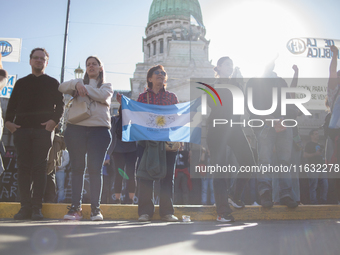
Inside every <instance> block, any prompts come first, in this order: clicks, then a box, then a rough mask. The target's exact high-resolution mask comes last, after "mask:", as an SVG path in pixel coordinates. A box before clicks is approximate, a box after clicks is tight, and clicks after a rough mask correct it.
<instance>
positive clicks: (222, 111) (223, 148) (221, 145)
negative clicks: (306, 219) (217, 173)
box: [207, 57, 255, 222]
mask: <svg viewBox="0 0 340 255" xmlns="http://www.w3.org/2000/svg"><path fill="white" fill-rule="evenodd" d="M214 70H215V72H216V76H217V77H219V78H221V79H220V80H219V83H222V82H223V83H224V84H234V86H237V87H239V84H238V83H237V82H236V81H235V80H234V79H233V78H231V76H232V73H233V70H234V69H233V61H232V60H231V59H230V58H229V57H222V58H220V59H219V60H218V62H217V66H216V67H215V68H214ZM222 78H224V79H223V80H222ZM218 91H219V95H220V96H221V99H222V101H223V107H215V106H214V104H213V102H212V100H209V101H208V104H209V106H210V108H211V113H210V115H209V118H208V124H207V125H208V133H207V144H208V148H209V150H210V155H211V164H212V165H216V164H218V165H220V166H228V164H230V162H228V160H227V159H228V153H227V148H228V146H229V147H230V149H231V151H232V152H233V153H234V155H235V157H236V160H237V162H238V164H239V165H240V166H241V167H243V166H254V165H255V160H254V156H253V153H252V151H251V149H250V145H249V143H248V141H247V138H246V136H245V134H244V132H243V130H242V127H241V126H240V125H233V126H230V125H229V124H228V125H216V126H214V125H213V122H214V121H213V120H214V119H227V120H232V121H234V122H238V123H239V122H240V116H239V115H233V104H232V102H233V98H232V94H231V92H230V90H229V89H220V90H218ZM228 177H229V176H225V177H224V178H218V177H216V178H214V194H215V203H216V211H217V221H219V222H232V221H234V217H233V216H232V215H231V212H232V210H231V208H230V206H229V203H230V204H232V205H233V206H234V207H235V208H243V207H244V203H243V202H242V201H241V200H240V199H241V195H242V192H243V189H244V187H245V186H246V184H247V182H248V180H249V178H250V174H249V173H245V172H240V173H239V174H238V175H237V178H236V179H235V181H234V182H233V185H232V187H231V189H233V194H234V195H233V196H230V197H229V198H228V191H227V190H228V185H227V179H226V178H228ZM228 200H229V202H228Z"/></svg>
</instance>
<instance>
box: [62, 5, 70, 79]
mask: <svg viewBox="0 0 340 255" xmlns="http://www.w3.org/2000/svg"><path fill="white" fill-rule="evenodd" d="M70 4H71V0H68V1H67V12H66V25H65V35H64V49H63V61H62V64H61V75H60V83H63V82H64V73H65V60H66V48H67V34H68V18H69V16H70Z"/></svg>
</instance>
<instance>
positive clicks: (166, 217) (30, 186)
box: [0, 46, 340, 222]
mask: <svg viewBox="0 0 340 255" xmlns="http://www.w3.org/2000/svg"><path fill="white" fill-rule="evenodd" d="M331 51H332V53H333V57H332V60H331V65H330V77H329V82H328V101H327V103H328V106H329V111H330V114H329V117H328V122H329V124H328V123H326V124H325V125H326V127H327V130H328V133H329V134H328V133H327V144H326V145H325V146H323V145H322V144H320V139H319V130H318V129H313V130H311V131H310V134H309V137H310V141H309V142H308V143H306V144H305V146H302V142H301V138H300V136H299V130H298V126H295V127H291V126H283V125H282V124H281V120H284V119H290V120H295V119H297V117H298V116H299V115H300V114H301V112H300V111H299V109H298V108H294V107H291V108H287V114H286V115H284V116H283V115H282V112H281V102H280V96H279V97H278V98H279V102H278V104H277V105H278V107H277V108H276V110H275V111H273V112H271V113H270V114H267V115H259V114H254V113H253V112H252V111H250V110H249V109H248V110H249V111H248V112H249V113H250V117H249V118H253V119H258V120H262V121H263V123H265V124H264V125H263V126H261V127H259V126H254V127H252V134H250V135H249V134H247V135H246V134H245V133H244V130H243V129H242V127H240V126H239V125H234V126H229V125H216V126H215V125H213V123H214V121H213V120H214V119H222V118H223V119H228V120H232V121H234V122H240V115H235V114H233V113H234V109H233V107H234V104H233V94H232V93H231V91H230V90H229V89H224V90H220V91H219V95H220V96H221V98H222V100H223V102H224V103H223V107H214V105H213V104H214V102H213V101H212V100H210V99H209V100H208V105H209V106H210V109H211V112H210V114H209V117H208V119H207V134H206V137H207V144H206V145H205V146H200V147H199V149H198V150H197V148H196V152H197V151H198V157H194V156H193V154H194V153H193V150H192V148H193V145H192V144H188V143H186V144H184V143H181V144H180V146H179V148H178V149H176V150H172V151H170V150H166V148H165V143H164V142H161V141H139V142H123V141H122V130H123V128H122V123H123V122H122V108H121V107H120V108H119V112H118V115H117V116H110V104H111V100H112V96H113V87H112V85H111V84H110V83H106V81H105V74H104V68H103V64H102V62H101V61H100V59H99V58H98V57H95V56H89V57H88V58H87V59H86V61H85V63H86V72H85V76H84V79H74V80H70V81H66V82H63V83H61V84H59V83H58V81H57V80H55V79H54V78H52V77H50V76H48V75H46V74H45V68H46V66H47V64H48V59H49V55H48V53H47V51H46V50H45V49H43V48H35V49H33V50H32V52H31V54H30V65H31V68H32V73H31V74H29V75H28V76H26V77H24V78H21V79H19V80H18V81H17V82H16V84H15V87H14V89H13V92H12V95H11V97H10V100H9V103H8V108H7V112H6V118H5V127H6V128H7V129H8V130H9V131H10V132H11V133H12V134H13V136H14V145H15V149H16V152H17V163H18V186H19V191H20V203H21V208H20V211H19V212H18V213H17V214H15V215H14V219H16V220H22V219H32V220H41V219H43V214H42V213H41V208H42V206H43V202H58V203H62V202H65V176H66V173H67V171H69V172H70V178H71V182H72V198H71V205H70V206H68V213H67V214H66V215H65V216H64V219H65V220H80V219H82V217H83V215H82V202H83V189H84V176H85V170H86V171H87V172H88V174H89V180H90V203H91V216H90V218H91V220H94V221H100V220H103V215H102V213H101V210H100V204H101V202H102V203H108V202H109V201H112V200H110V199H109V197H114V198H115V199H114V203H122V202H123V201H122V199H121V194H122V192H125V193H126V194H127V199H128V201H129V203H133V201H134V200H135V198H136V197H137V200H138V215H139V218H138V220H139V221H150V220H151V219H152V217H153V214H154V204H159V208H160V209H159V213H160V216H161V219H162V220H163V221H168V222H173V221H178V218H177V217H176V216H175V215H174V206H173V205H174V204H184V205H187V204H203V205H208V204H211V205H213V204H215V205H216V212H217V221H219V222H232V221H234V218H233V216H232V215H231V213H232V209H231V207H230V206H232V207H234V208H236V209H241V208H243V207H244V206H245V204H249V205H261V206H262V207H264V208H271V207H272V206H273V205H277V204H280V205H285V206H287V207H288V208H296V207H297V206H299V205H302V204H327V203H336V204H337V203H338V201H339V200H340V193H339V189H340V183H339V180H340V179H334V178H333V179H331V178H328V176H327V174H326V173H318V172H309V173H308V176H306V177H307V178H304V176H300V177H301V178H300V177H299V176H298V174H297V173H293V172H291V173H290V172H283V171H279V172H278V173H276V174H275V175H273V174H269V173H263V172H262V173H261V174H253V173H249V172H241V171H238V172H237V173H236V174H229V175H224V176H223V177H222V178H221V177H218V178H213V176H211V175H208V174H206V173H202V174H201V178H200V179H199V182H197V181H196V180H195V179H192V178H191V176H190V167H191V166H192V165H199V166H209V165H221V166H222V165H230V164H235V165H237V167H238V168H240V167H250V166H255V165H259V166H261V167H263V166H265V165H272V166H275V165H281V166H288V165H290V164H295V165H303V164H307V165H309V166H312V165H318V164H321V165H323V164H325V163H332V164H339V161H340V155H339V153H340V149H338V143H339V140H340V139H339V134H340V133H339V130H340V129H339V128H340V120H339V119H340V99H339V98H340V95H339V89H340V71H338V72H337V70H336V69H337V58H338V54H339V52H338V49H337V48H336V47H335V46H331ZM274 67H275V64H274V61H273V62H272V63H270V64H269V65H268V66H267V68H266V71H265V73H264V75H263V76H262V77H259V78H251V79H249V80H248V82H247V83H246V86H245V88H252V91H253V96H252V102H253V107H254V108H255V109H257V110H267V109H270V108H271V106H272V102H271V100H270V99H271V98H272V90H273V88H286V87H289V86H290V87H296V86H297V83H298V72H299V69H298V67H297V66H295V65H294V66H293V70H294V76H293V79H292V82H291V84H290V85H289V86H288V84H287V83H286V81H285V80H284V79H282V78H280V77H278V75H277V74H276V73H275V72H274ZM235 70H236V69H235V68H234V66H233V61H232V60H231V59H230V58H229V57H222V58H220V59H219V60H218V62H217V65H216V67H215V68H214V71H215V73H216V78H217V79H216V80H215V85H216V84H225V83H226V81H227V83H228V84H232V85H233V86H235V87H237V88H239V89H240V90H241V91H244V88H243V86H242V85H241V84H239V82H238V79H237V78H235V76H236V75H235ZM6 78H7V73H6V71H4V70H3V69H2V65H1V59H0V83H1V86H2V84H3V83H5V84H6ZM167 78H168V76H167V73H166V70H165V69H164V67H163V66H162V65H157V66H154V67H152V68H150V69H149V70H148V72H147V74H146V82H147V87H146V89H145V92H143V93H141V94H140V95H139V97H138V100H137V101H138V102H140V103H144V104H153V105H173V104H177V103H178V99H177V96H176V95H175V94H174V93H172V92H169V91H167V90H166V81H167ZM63 94H69V95H71V96H72V105H71V107H70V108H69V110H68V114H67V115H68V116H67V115H65V120H66V124H67V125H66V128H65V130H60V129H61V125H58V123H60V121H61V119H62V117H63V115H64V101H63ZM289 96H290V98H294V96H295V94H293V93H291V94H290V95H289ZM121 100H122V96H121V95H120V94H119V93H118V94H117V101H118V102H119V103H121ZM247 106H248V105H247ZM80 111H82V112H81V114H79V112H80ZM268 119H270V120H272V119H275V121H271V122H270V121H268ZM1 124H2V122H1ZM0 128H1V127H0ZM1 130H2V128H1ZM196 154H197V153H196ZM1 166H2V164H0V167H1ZM155 168H156V169H157V172H156V174H154V173H153V172H152V171H150V169H155ZM1 171H2V170H0V173H1ZM112 176H114V178H112ZM155 183H157V185H155ZM112 184H113V185H112ZM112 186H113V187H114V188H113V190H111V187H112ZM198 186H199V189H197V188H195V187H198ZM123 187H124V188H123ZM123 189H124V191H123ZM197 190H199V201H197V200H196V201H195V202H193V201H192V199H191V197H192V193H193V192H196V193H197ZM329 194H335V195H334V196H333V197H332V199H330V198H329ZM196 195H197V194H196ZM338 195H339V197H338ZM305 197H308V199H304V198H305Z"/></svg>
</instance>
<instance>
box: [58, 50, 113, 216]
mask: <svg viewBox="0 0 340 255" xmlns="http://www.w3.org/2000/svg"><path fill="white" fill-rule="evenodd" d="M59 91H60V92H62V93H65V94H70V95H72V96H73V102H72V104H77V103H79V102H83V101H85V102H86V103H87V104H88V105H89V106H90V112H91V116H90V117H89V118H87V119H85V120H82V121H79V122H77V123H70V121H67V128H66V130H65V143H66V146H67V149H68V151H69V154H70V161H71V171H72V205H71V206H70V207H68V209H69V211H68V213H67V214H66V215H65V216H64V219H65V220H79V219H81V218H82V210H81V202H82V190H83V184H84V172H85V167H86V168H87V169H88V173H89V176H90V189H91V220H103V215H102V214H101V212H100V208H99V207H100V199H101V192H102V182H103V180H102V166H103V163H104V158H105V154H106V151H107V149H108V147H109V145H110V143H111V134H110V127H111V121H110V120H111V118H110V103H111V98H112V95H113V88H112V85H111V84H110V83H104V69H103V66H102V63H101V62H100V60H99V59H98V58H97V57H93V56H90V57H88V58H87V59H86V73H85V76H84V80H82V79H75V80H71V81H67V82H64V83H62V84H60V86H59ZM71 107H72V106H71ZM85 155H87V157H85ZM85 161H86V163H85Z"/></svg>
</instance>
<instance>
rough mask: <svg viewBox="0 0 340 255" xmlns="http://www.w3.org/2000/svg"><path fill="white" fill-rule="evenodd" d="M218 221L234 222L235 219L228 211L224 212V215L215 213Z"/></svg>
mask: <svg viewBox="0 0 340 255" xmlns="http://www.w3.org/2000/svg"><path fill="white" fill-rule="evenodd" d="M216 220H217V221H218V222H234V221H235V219H234V217H233V216H232V215H231V214H230V213H229V214H225V215H217V219H216Z"/></svg>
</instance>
